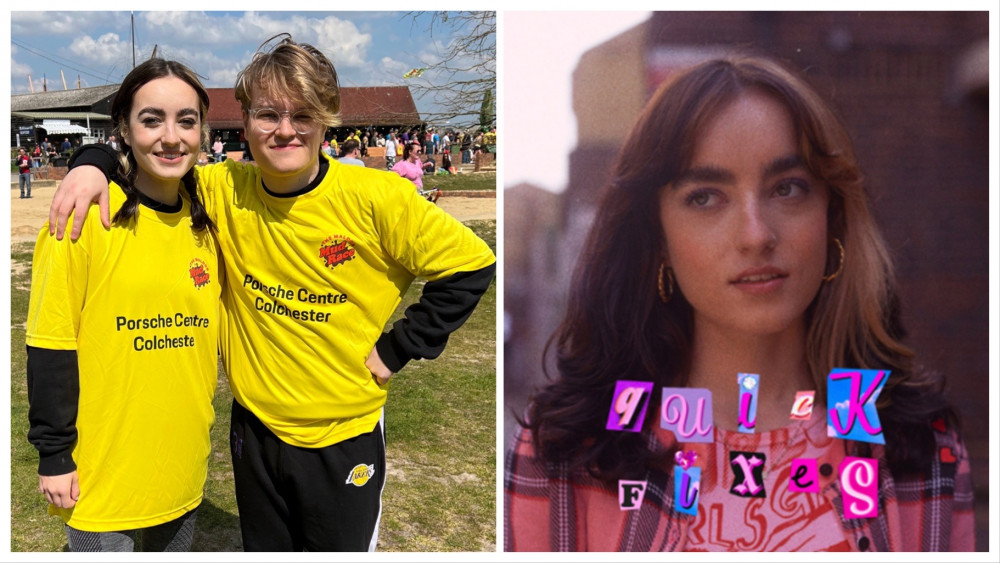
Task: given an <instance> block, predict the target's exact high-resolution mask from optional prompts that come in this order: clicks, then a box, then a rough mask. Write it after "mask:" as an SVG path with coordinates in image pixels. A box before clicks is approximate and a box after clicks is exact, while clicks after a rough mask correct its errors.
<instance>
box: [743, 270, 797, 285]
mask: <svg viewBox="0 0 1000 563" xmlns="http://www.w3.org/2000/svg"><path fill="white" fill-rule="evenodd" d="M787 277H788V272H785V271H784V270H781V269H779V268H775V267H773V266H765V267H763V268H750V269H748V270H744V271H742V272H740V273H739V274H738V275H736V276H735V277H734V278H732V279H731V280H729V283H731V284H735V285H750V284H766V283H768V282H771V281H774V280H777V279H782V278H787Z"/></svg>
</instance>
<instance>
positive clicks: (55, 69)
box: [10, 11, 478, 117]
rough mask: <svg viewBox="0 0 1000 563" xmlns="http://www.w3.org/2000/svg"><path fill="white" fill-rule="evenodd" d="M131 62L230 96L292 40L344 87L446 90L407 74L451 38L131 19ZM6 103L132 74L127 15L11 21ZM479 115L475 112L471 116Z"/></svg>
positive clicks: (364, 25) (226, 17)
mask: <svg viewBox="0 0 1000 563" xmlns="http://www.w3.org/2000/svg"><path fill="white" fill-rule="evenodd" d="M134 14H135V50H136V55H135V60H136V61H137V62H141V61H143V60H145V59H146V58H148V57H149V55H150V54H151V53H152V51H153V47H154V45H155V46H156V47H157V54H158V55H159V56H160V57H163V58H168V59H176V60H179V61H181V62H183V63H185V64H187V65H188V66H190V67H191V68H192V69H194V71H195V72H197V73H198V74H199V76H200V77H201V79H202V82H203V83H204V84H205V86H208V87H228V88H231V87H232V86H233V83H234V82H235V80H236V73H237V72H239V70H240V69H241V68H242V67H243V66H244V65H246V63H247V62H249V61H250V58H251V56H252V55H253V53H254V51H256V50H257V47H258V46H259V45H260V44H261V43H262V42H263V41H264V40H266V39H267V38H269V37H271V36H273V35H275V34H277V33H281V32H289V33H291V34H292V36H293V37H294V39H295V40H296V41H300V42H304V43H310V44H312V45H314V46H316V47H318V48H319V49H320V50H322V51H323V52H324V53H325V54H326V55H327V56H328V57H330V60H332V61H333V64H334V66H335V67H336V68H337V72H338V75H339V77H340V83H341V85H342V86H401V85H414V84H416V83H420V82H424V83H433V82H434V81H435V80H447V78H445V77H444V73H437V72H435V71H434V68H433V66H432V67H431V68H429V69H428V70H427V71H426V72H425V73H424V74H423V75H422V76H420V77H419V78H416V79H404V78H403V74H404V73H405V72H406V71H408V70H410V69H411V68H415V67H426V66H429V65H433V64H434V63H435V62H436V61H438V60H439V59H440V56H441V53H442V52H443V51H444V49H445V48H446V47H447V44H448V41H449V40H450V35H449V34H450V33H451V30H448V29H446V28H444V27H441V26H436V27H435V28H434V36H433V38H431V37H430V36H429V35H428V34H427V32H426V29H427V24H428V23H429V19H428V18H427V17H426V16H424V17H423V19H418V20H417V21H416V23H415V22H414V19H413V17H412V16H409V15H406V13H404V12H264V11H260V12H190V11H189V12H184V11H176V12H144V11H139V12H135V13H134ZM10 22H11V27H10V37H11V46H10V48H11V76H10V80H11V82H10V88H11V94H23V93H27V92H29V91H30V90H29V86H28V75H29V74H30V75H31V81H32V83H33V85H34V88H35V91H36V92H40V91H41V90H42V79H43V76H44V77H45V79H46V81H47V84H48V88H49V90H53V89H56V90H61V89H62V88H63V79H62V77H61V76H60V70H62V72H63V75H65V79H66V85H67V86H68V87H69V88H75V87H76V84H77V80H78V79H79V81H80V84H81V85H82V86H83V87H87V86H98V85H101V84H115V83H119V82H121V79H122V78H123V77H124V76H125V75H126V74H127V73H128V71H129V70H130V69H131V68H132V38H131V31H130V12H127V11H120V12H71V11H52V12H24V11H21V12H17V11H13V12H11V13H10ZM411 91H412V92H413V94H414V99H415V101H416V103H417V109H418V111H420V113H421V116H422V117H423V116H424V115H425V114H426V113H427V112H429V111H433V110H434V109H435V107H434V105H435V104H434V101H433V100H432V99H430V96H425V97H423V98H418V92H417V91H416V90H415V89H411ZM476 111H478V108H476Z"/></svg>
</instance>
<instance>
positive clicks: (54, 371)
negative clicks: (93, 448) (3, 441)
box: [28, 346, 80, 475]
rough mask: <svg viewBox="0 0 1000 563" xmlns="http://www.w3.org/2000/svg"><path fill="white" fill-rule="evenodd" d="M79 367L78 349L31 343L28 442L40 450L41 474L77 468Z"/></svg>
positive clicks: (60, 473) (39, 470)
mask: <svg viewBox="0 0 1000 563" xmlns="http://www.w3.org/2000/svg"><path fill="white" fill-rule="evenodd" d="M79 402H80V370H79V366H78V365H77V362H76V350H49V349H46V348H35V347H34V346H28V423H29V425H30V427H29V429H28V441H29V442H31V444H32V445H33V446H35V448H36V449H38V474H39V475H64V474H66V473H70V472H72V471H73V470H75V469H76V463H75V462H74V461H73V446H74V444H76V436H77V434H76V415H77V412H78V410H79Z"/></svg>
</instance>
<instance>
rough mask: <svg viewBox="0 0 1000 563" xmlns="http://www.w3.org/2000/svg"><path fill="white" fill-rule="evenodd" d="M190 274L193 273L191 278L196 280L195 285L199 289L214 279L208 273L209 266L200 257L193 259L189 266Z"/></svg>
mask: <svg viewBox="0 0 1000 563" xmlns="http://www.w3.org/2000/svg"><path fill="white" fill-rule="evenodd" d="M188 274H190V275H191V280H192V281H194V286H195V287H197V288H198V289H201V288H202V287H204V286H206V285H208V284H209V283H211V281H212V279H211V277H210V276H209V274H208V266H207V265H206V264H205V263H204V262H202V260H201V259H200V258H195V259H194V260H192V261H191V265H189V266H188Z"/></svg>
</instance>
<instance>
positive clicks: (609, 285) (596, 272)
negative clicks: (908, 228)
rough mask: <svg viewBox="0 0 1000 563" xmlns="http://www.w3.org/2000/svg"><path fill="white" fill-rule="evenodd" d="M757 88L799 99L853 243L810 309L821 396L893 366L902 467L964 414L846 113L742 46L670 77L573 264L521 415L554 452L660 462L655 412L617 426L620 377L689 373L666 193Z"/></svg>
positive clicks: (553, 456)
mask: <svg viewBox="0 0 1000 563" xmlns="http://www.w3.org/2000/svg"><path fill="white" fill-rule="evenodd" d="M748 89H753V90H755V91H761V92H764V93H766V94H768V95H770V96H772V97H773V98H774V99H776V100H778V101H779V102H781V103H782V104H783V105H784V106H785V107H786V108H787V109H788V111H789V113H790V114H791V116H792V119H793V122H794V126H795V131H796V135H797V137H798V144H799V147H800V153H801V156H802V158H803V160H804V162H805V165H806V166H807V168H808V169H809V171H810V172H811V173H812V174H813V176H814V177H816V178H817V179H818V180H820V181H822V182H824V183H825V184H826V185H827V186H828V188H829V191H830V204H829V211H828V213H829V217H828V219H829V220H828V229H829V236H830V237H831V238H832V237H836V238H838V239H840V240H841V241H842V243H843V246H844V251H845V252H844V255H845V258H844V263H843V270H842V272H841V273H840V275H839V276H838V277H837V278H835V279H834V280H833V281H832V282H828V283H824V284H823V286H822V287H821V289H820V291H819V293H818V294H817V295H816V297H815V299H814V300H813V302H812V304H811V305H810V306H809V307H808V309H807V310H806V311H805V313H804V314H805V315H806V323H807V326H808V335H807V345H806V355H807V362H808V366H809V371H810V374H811V377H812V379H813V382H814V384H815V388H816V389H817V402H818V403H819V404H825V396H824V391H825V388H826V384H825V382H826V376H827V374H828V373H829V372H830V370H831V369H832V368H834V367H856V368H870V369H887V370H891V371H892V375H891V377H890V378H889V381H888V382H887V383H886V386H885V388H884V390H883V391H882V393H881V395H880V396H879V401H878V409H879V418H880V420H881V421H882V425H883V431H884V433H885V439H886V444H887V453H888V459H889V463H890V466H891V467H892V469H893V471H894V472H896V473H897V474H902V473H906V472H909V471H918V470H920V469H921V468H922V467H924V466H925V465H926V463H928V462H929V461H930V460H931V456H932V455H934V453H935V452H934V448H933V445H934V439H933V435H932V434H931V425H930V424H931V420H932V419H933V418H935V417H938V416H946V417H948V419H949V420H951V421H952V422H956V421H955V417H954V415H953V413H952V411H951V409H950V407H949V406H948V405H947V403H946V402H945V401H944V399H943V398H942V396H941V389H942V386H943V382H942V378H941V377H940V376H939V375H938V374H936V373H933V372H930V371H926V370H923V369H918V368H916V367H915V365H914V360H913V357H914V355H913V352H912V351H911V350H910V349H909V348H907V347H906V346H905V345H904V344H903V343H902V339H903V338H904V331H903V328H902V326H901V323H900V310H899V302H898V296H897V283H896V279H895V276H894V273H893V271H894V270H893V265H892V260H891V258H890V253H889V250H888V248H887V246H886V243H885V240H884V239H883V237H882V235H881V233H880V232H879V230H878V228H877V225H876V222H875V220H874V218H873V216H872V213H871V211H870V203H869V195H868V193H867V191H866V189H865V186H864V184H863V182H862V176H861V173H860V171H859V168H858V163H857V160H856V158H855V155H854V150H853V147H852V143H851V140H850V138H849V136H848V134H847V131H846V129H845V128H844V125H843V123H842V122H841V120H840V119H839V118H838V117H837V115H836V114H835V113H834V112H833V110H832V109H831V108H830V107H829V106H828V105H827V104H826V102H824V101H823V99H822V98H821V97H820V96H819V94H817V92H816V91H815V90H814V89H813V88H812V87H811V86H809V85H808V84H807V83H806V82H805V80H803V79H802V78H800V77H799V76H798V75H796V74H795V73H793V72H791V71H789V70H788V69H787V68H785V67H784V66H782V65H781V64H779V63H777V62H774V61H772V60H769V59H767V58H763V57H757V56H748V55H737V56H730V57H726V58H722V59H718V60H712V61H709V62H705V63H702V64H700V65H698V66H695V67H693V68H691V69H689V70H687V71H685V72H682V73H680V74H678V75H677V76H676V77H674V78H673V79H671V80H669V81H668V82H667V83H665V84H663V85H662V86H661V87H660V88H659V89H658V90H657V91H656V93H655V94H654V95H653V97H652V99H651V100H650V102H649V103H648V104H647V105H646V107H645V109H644V110H643V112H642V113H641V115H640V116H639V118H638V120H637V122H636V124H635V126H634V127H633V129H632V131H631V132H630V134H629V135H628V138H627V140H626V141H625V144H624V146H623V147H622V150H621V154H620V155H619V157H618V161H617V163H616V165H615V167H614V176H613V179H612V180H611V181H610V182H609V183H608V185H606V186H605V187H604V190H603V194H602V197H601V200H600V203H599V205H598V207H597V214H596V218H595V220H594V223H593V226H592V227H591V229H590V232H589V234H588V236H587V239H586V242H585V243H584V246H583V249H582V251H581V254H580V258H579V262H578V264H577V267H576V269H575V271H574V275H573V278H572V281H571V285H570V290H569V301H568V304H567V311H566V314H565V317H564V319H563V321H562V323H561V324H560V326H559V328H558V329H557V331H556V333H555V334H554V335H553V336H552V338H551V339H550V340H549V343H548V346H547V347H546V354H547V355H548V354H550V353H552V352H553V351H554V353H555V360H556V362H555V366H556V368H557V370H558V374H557V376H556V378H555V379H554V381H552V382H551V383H550V384H548V385H547V386H546V387H545V388H543V389H542V390H541V391H540V392H539V393H537V394H536V395H535V397H534V398H533V400H532V402H531V405H530V406H529V409H528V412H527V416H526V419H525V420H523V421H522V424H523V425H524V426H525V427H526V428H527V429H528V430H530V431H531V435H532V437H533V440H534V445H535V448H536V451H537V452H538V454H539V455H540V456H541V457H542V459H544V460H546V461H550V462H562V463H568V464H569V465H570V466H571V467H575V468H585V469H587V470H588V471H590V472H591V473H592V474H593V475H595V476H596V477H599V478H602V479H606V480H615V479H618V478H622V477H625V476H629V475H634V474H635V472H636V471H640V472H641V471H643V470H644V469H645V467H646V466H647V465H648V464H649V463H652V462H653V461H654V460H651V459H650V453H649V449H648V447H647V444H648V442H649V439H650V436H649V433H650V432H651V431H652V428H653V425H655V424H658V421H657V420H656V417H648V418H647V422H646V425H645V428H644V429H643V431H642V432H641V433H632V432H609V431H606V430H605V429H604V425H605V422H606V417H607V412H608V408H609V405H610V404H611V399H612V395H613V392H614V387H615V382H616V381H617V380H619V379H631V380H646V381H652V382H654V384H655V385H656V386H671V387H678V386H684V385H686V383H687V381H686V380H687V372H688V369H689V367H690V360H691V343H692V331H693V321H692V309H691V306H690V304H689V303H688V302H687V301H686V300H685V298H684V296H683V294H682V293H681V292H680V290H679V289H677V290H675V291H674V294H673V297H672V298H671V299H670V301H669V302H668V303H666V304H664V303H663V302H662V301H661V299H660V298H659V296H658V292H657V276H658V268H659V265H660V263H661V260H662V257H663V256H664V255H665V245H666V241H665V240H664V237H663V232H664V230H663V225H662V223H661V219H660V214H659V209H660V206H659V197H660V192H661V191H662V189H663V188H664V187H665V186H668V185H670V184H671V183H672V182H674V181H675V180H676V179H677V178H678V177H679V176H680V175H681V174H683V173H684V172H685V171H686V169H687V168H688V166H689V164H690V162H691V159H692V153H693V150H694V146H695V141H696V139H697V137H698V134H699V132H701V131H703V130H704V126H705V125H706V124H707V122H708V121H709V120H710V119H711V118H712V117H713V116H714V115H716V114H717V112H718V111H720V110H721V109H722V108H723V107H724V106H725V105H726V104H728V103H729V102H730V101H732V100H733V99H735V98H737V97H739V96H740V95H742V94H743V93H744V92H746V91H747V90H748ZM839 260H840V255H839V252H830V253H828V264H827V271H828V272H833V271H835V270H837V268H838V267H839ZM655 461H656V463H662V462H663V461H664V460H655ZM666 462H667V463H669V461H668V460H667V461H666Z"/></svg>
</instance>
